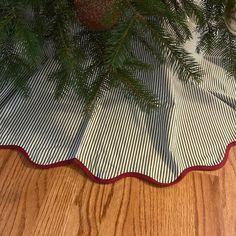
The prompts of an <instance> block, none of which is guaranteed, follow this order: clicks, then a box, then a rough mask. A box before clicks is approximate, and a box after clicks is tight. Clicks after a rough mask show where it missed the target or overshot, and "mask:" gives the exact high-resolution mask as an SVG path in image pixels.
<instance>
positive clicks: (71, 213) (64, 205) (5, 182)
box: [0, 147, 236, 236]
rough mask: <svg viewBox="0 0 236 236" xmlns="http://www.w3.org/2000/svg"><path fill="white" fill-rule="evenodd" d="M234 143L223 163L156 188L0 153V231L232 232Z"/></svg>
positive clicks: (235, 218)
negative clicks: (95, 178) (103, 180)
mask: <svg viewBox="0 0 236 236" xmlns="http://www.w3.org/2000/svg"><path fill="white" fill-rule="evenodd" d="M235 157H236V147H234V148H231V151H230V158H229V160H228V162H227V164H226V165H225V167H224V168H222V169H220V170H218V171H214V172H194V173H190V174H188V175H187V176H186V177H185V178H184V179H183V180H182V181H181V182H180V183H178V184H177V185H174V186H171V187H167V188H160V187H156V186H154V185H152V184H149V183H147V182H145V181H142V180H139V179H136V178H125V179H122V180H120V181H118V182H116V183H114V184H109V185H99V184H96V183H94V182H92V181H91V180H90V179H89V178H88V177H87V176H85V175H84V174H83V173H82V171H81V170H80V169H79V168H78V167H77V166H74V165H68V166H64V167H58V168H53V169H48V170H43V169H36V168H34V167H33V166H32V165H31V164H30V163H28V161H27V160H26V159H24V158H23V155H22V154H20V153H17V152H16V151H10V150H0V235H1V236H10V235H14V236H18V235H26V236H31V235H37V236H40V235H43V236H45V235H46V236H54V235H55V236H60V235H66V236H67V235H69V236H74V235H79V236H80V235H102V236H106V235H108V236H110V235H112V236H113V235H129V236H132V235H137V236H139V235H141V236H142V235H163V236H166V235H168V236H172V235H173V236H178V235H181V236H188V235H189V236H193V235H207V236H208V235H214V236H217V235H226V236H233V235H236V213H235V209H236V160H235Z"/></svg>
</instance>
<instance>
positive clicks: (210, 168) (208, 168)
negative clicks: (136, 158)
mask: <svg viewBox="0 0 236 236" xmlns="http://www.w3.org/2000/svg"><path fill="white" fill-rule="evenodd" d="M233 146H236V141H234V142H232V143H230V144H228V145H227V148H226V151H225V155H224V158H223V160H222V161H221V162H220V163H219V164H217V165H215V166H192V167H189V168H187V169H185V170H184V171H183V172H182V173H181V174H180V175H179V176H178V178H177V179H176V180H175V181H174V182H172V183H160V182H158V181H156V180H154V179H152V178H151V177H149V176H147V175H144V174H140V173H135V172H127V173H124V174H121V175H119V176H116V177H114V178H112V179H100V178H98V177H96V176H95V175H93V174H92V173H91V172H90V170H89V169H88V168H87V167H86V166H85V165H84V164H83V163H82V162H81V161H79V160H78V159H76V158H73V159H70V160H66V161H61V162H58V163H55V164H50V165H39V164H36V163H34V162H33V161H32V160H31V159H30V157H29V155H28V153H27V152H26V151H25V150H24V149H23V148H22V147H20V146H17V145H0V149H12V150H16V151H19V152H21V153H23V154H24V156H25V158H26V159H27V160H28V161H29V162H30V163H31V164H32V165H33V166H35V167H37V168H40V169H49V168H53V167H59V166H64V165H66V164H71V163H74V164H76V165H78V166H79V167H80V168H81V169H82V170H83V171H84V172H85V174H86V175H88V176H89V177H90V178H91V179H92V180H93V181H95V182H97V183H100V184H109V183H114V182H116V181H117V180H120V179H122V178H125V177H136V178H139V179H144V180H146V181H149V182H151V183H153V184H155V185H158V186H160V187H167V186H171V185H174V184H176V183H178V182H179V181H180V180H182V179H183V178H184V176H186V175H187V174H188V173H189V172H192V171H197V170H204V171H213V170H217V169H220V168H222V167H223V166H224V165H225V163H226V162H227V159H228V157H229V151H230V149H231V147H233Z"/></svg>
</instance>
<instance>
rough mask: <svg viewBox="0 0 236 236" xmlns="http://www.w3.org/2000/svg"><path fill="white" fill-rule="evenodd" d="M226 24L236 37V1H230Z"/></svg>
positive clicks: (226, 13) (227, 8)
mask: <svg viewBox="0 0 236 236" xmlns="http://www.w3.org/2000/svg"><path fill="white" fill-rule="evenodd" d="M225 24H226V26H227V28H228V29H229V31H230V32H231V33H232V34H234V35H236V1H235V0H229V1H228V3H227V6H226V8H225Z"/></svg>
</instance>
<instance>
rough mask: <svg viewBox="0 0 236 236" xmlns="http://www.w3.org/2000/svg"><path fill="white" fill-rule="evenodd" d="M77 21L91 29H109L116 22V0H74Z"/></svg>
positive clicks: (117, 12)
mask: <svg viewBox="0 0 236 236" xmlns="http://www.w3.org/2000/svg"><path fill="white" fill-rule="evenodd" d="M75 10H76V13H77V16H78V19H79V21H80V22H81V23H82V24H83V25H84V26H86V27H87V28H88V29H89V30H91V31H104V30H108V29H111V28H112V27H113V26H114V25H115V24H117V23H118V20H119V16H120V12H119V10H118V7H117V0H75Z"/></svg>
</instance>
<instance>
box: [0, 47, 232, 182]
mask: <svg viewBox="0 0 236 236" xmlns="http://www.w3.org/2000/svg"><path fill="white" fill-rule="evenodd" d="M189 45H190V48H191V47H192V48H193V45H194V44H193V43H190V44H189ZM134 50H135V53H137V54H139V56H140V57H142V59H143V60H144V61H147V62H154V61H155V60H154V58H152V56H151V55H147V53H146V52H145V51H144V50H143V49H142V48H140V47H139V46H138V45H137V47H136V48H135V49H134ZM195 56H196V58H197V60H199V61H200V63H201V64H202V67H203V69H204V70H205V75H204V78H203V82H201V83H200V84H195V83H191V82H189V83H183V82H181V81H180V80H178V78H177V76H176V74H175V73H173V72H172V71H170V70H169V69H168V68H167V67H166V66H165V65H156V64H155V66H154V70H153V71H150V72H137V73H139V76H140V77H141V78H142V80H143V82H144V83H145V84H146V85H147V86H148V87H149V88H150V89H151V90H153V91H154V93H155V94H156V96H157V97H158V98H159V100H160V102H161V103H162V105H161V107H160V108H159V109H158V110H156V111H152V112H150V113H145V112H143V111H142V110H140V108H139V107H138V106H137V105H136V104H134V103H132V101H130V100H128V99H127V98H126V97H125V96H124V94H123V93H122V92H121V90H119V89H114V90H112V91H109V92H107V94H106V95H105V96H104V98H103V99H102V100H101V101H100V102H99V104H98V108H97V110H96V113H95V114H94V115H93V117H92V118H90V119H86V118H84V117H83V116H82V113H81V109H82V103H81V101H80V100H79V98H78V96H77V95H76V94H75V93H74V91H73V90H70V91H69V92H68V94H67V95H66V96H65V98H63V99H61V100H58V101H57V100H54V97H53V92H54V84H53V83H51V82H48V81H47V78H48V74H49V72H51V71H53V70H54V69H55V68H56V67H57V64H56V63H55V61H53V60H48V61H47V63H46V64H45V65H44V66H43V67H42V68H41V69H40V70H39V71H38V72H37V73H36V74H35V75H34V76H33V77H32V78H31V80H30V87H31V88H32V91H31V96H30V98H29V99H25V98H23V97H21V96H20V95H19V94H18V93H17V92H16V91H15V90H14V89H13V88H12V87H11V86H10V85H9V86H8V87H5V88H4V89H3V90H2V89H1V90H0V91H1V92H0V148H13V149H19V150H21V151H22V152H24V153H25V156H26V157H27V158H29V159H30V160H31V161H32V162H33V163H34V164H35V165H37V166H38V167H43V168H48V167H54V166H58V165H62V164H65V163H68V162H74V163H77V164H78V165H80V167H81V168H82V169H83V170H84V171H85V172H86V173H87V174H88V175H89V176H90V177H91V178H92V179H94V180H95V181H98V182H101V183H109V182H111V181H114V180H116V179H119V178H121V177H124V176H136V177H141V178H145V179H147V180H149V181H152V182H154V183H157V184H159V185H164V186H166V185H169V184H172V183H175V182H177V181H178V180H180V179H181V178H182V177H183V176H184V175H185V174H186V173H187V172H188V171H190V170H195V169H206V170H211V169H216V168H219V167H221V166H223V164H224V162H225V161H226V158H227V154H228V150H229V147H230V146H232V145H236V142H235V140H236V81H235V80H234V79H233V78H227V76H226V73H225V71H224V70H223V69H222V67H221V62H220V59H219V58H217V57H204V58H203V57H201V56H197V55H195Z"/></svg>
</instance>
